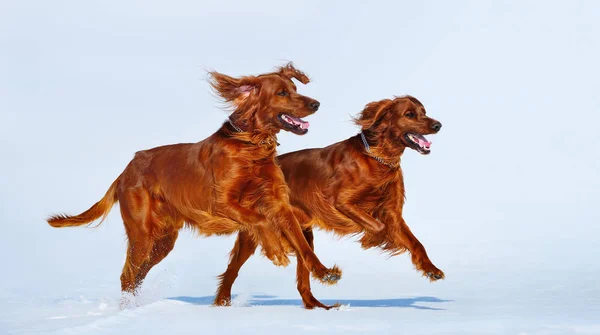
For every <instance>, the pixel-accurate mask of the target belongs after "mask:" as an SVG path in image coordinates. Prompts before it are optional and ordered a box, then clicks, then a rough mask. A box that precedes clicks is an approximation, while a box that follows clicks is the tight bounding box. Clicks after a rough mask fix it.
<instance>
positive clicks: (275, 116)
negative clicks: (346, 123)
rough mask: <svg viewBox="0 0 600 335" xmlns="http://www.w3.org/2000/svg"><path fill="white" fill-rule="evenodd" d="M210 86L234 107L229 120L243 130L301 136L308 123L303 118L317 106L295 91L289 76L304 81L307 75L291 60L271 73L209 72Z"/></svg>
mask: <svg viewBox="0 0 600 335" xmlns="http://www.w3.org/2000/svg"><path fill="white" fill-rule="evenodd" d="M210 74H211V77H212V78H211V79H212V80H211V86H212V88H213V89H214V91H215V92H216V93H217V94H218V95H219V96H220V97H221V98H223V99H224V100H225V101H226V102H228V103H230V104H231V105H232V106H233V107H234V109H235V110H234V112H233V114H232V120H233V121H234V122H235V123H236V124H237V126H238V127H240V128H241V129H243V130H244V131H251V132H252V131H259V132H263V131H264V132H270V133H277V132H279V131H280V130H286V131H290V132H292V133H294V134H298V135H304V134H306V133H307V132H308V127H309V123H308V122H306V121H304V120H302V118H303V117H306V116H308V115H311V114H313V113H314V112H316V111H317V110H318V109H319V106H320V104H319V102H318V101H317V100H315V99H312V98H309V97H307V96H304V95H301V94H299V93H298V92H297V88H296V85H295V84H294V82H293V81H292V79H296V80H298V81H300V82H301V83H303V84H308V82H309V79H308V77H307V76H306V75H305V74H304V73H303V72H302V71H300V70H297V69H296V68H295V67H294V66H293V65H292V64H291V63H289V64H287V65H286V66H283V67H280V68H278V69H277V70H276V71H275V72H272V73H267V74H262V75H259V76H245V77H240V78H233V77H230V76H227V75H224V74H221V73H217V72H211V73H210Z"/></svg>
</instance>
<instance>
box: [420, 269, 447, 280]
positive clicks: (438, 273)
mask: <svg viewBox="0 0 600 335" xmlns="http://www.w3.org/2000/svg"><path fill="white" fill-rule="evenodd" d="M425 276H426V277H427V278H429V280H431V281H436V280H440V279H444V278H445V277H446V276H445V275H444V272H443V271H442V270H439V269H435V270H434V271H429V272H426V273H425Z"/></svg>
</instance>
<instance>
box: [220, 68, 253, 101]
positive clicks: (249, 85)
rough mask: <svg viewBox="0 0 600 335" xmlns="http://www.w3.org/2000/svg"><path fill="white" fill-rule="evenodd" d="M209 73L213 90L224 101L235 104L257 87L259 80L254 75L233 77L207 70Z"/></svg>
mask: <svg viewBox="0 0 600 335" xmlns="http://www.w3.org/2000/svg"><path fill="white" fill-rule="evenodd" d="M209 75H210V81H209V82H210V86H211V88H212V89H213V91H214V92H215V93H217V94H218V95H219V96H220V97H221V98H223V99H224V100H225V101H226V102H230V103H233V104H235V105H240V104H241V103H242V102H244V101H245V100H246V99H247V98H248V97H249V96H250V95H251V94H252V93H253V92H256V91H257V90H258V88H259V87H258V84H259V80H258V79H257V78H256V77H252V76H248V77H241V78H233V77H230V76H228V75H225V74H222V73H218V72H215V71H212V72H209Z"/></svg>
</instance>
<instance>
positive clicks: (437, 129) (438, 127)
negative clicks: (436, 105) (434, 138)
mask: <svg viewBox="0 0 600 335" xmlns="http://www.w3.org/2000/svg"><path fill="white" fill-rule="evenodd" d="M431 129H433V130H435V131H440V129H442V124H441V123H439V122H437V121H435V122H434V123H433V124H432V125H431Z"/></svg>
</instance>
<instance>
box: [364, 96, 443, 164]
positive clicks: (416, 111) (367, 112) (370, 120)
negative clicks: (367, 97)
mask: <svg viewBox="0 0 600 335" xmlns="http://www.w3.org/2000/svg"><path fill="white" fill-rule="evenodd" d="M355 122H356V124H358V125H359V126H360V127H361V129H362V131H363V132H365V134H367V135H368V136H369V137H370V138H373V139H375V140H376V141H377V142H378V143H379V144H380V145H383V146H387V147H394V146H396V147H399V148H400V149H402V150H403V149H404V148H406V147H408V148H411V149H414V150H416V151H418V152H419V153H421V154H423V155H427V154H429V153H430V151H431V142H429V141H428V140H427V139H426V138H425V136H424V135H428V134H435V133H437V132H438V131H440V129H441V128H442V124H441V123H440V122H439V121H437V120H435V119H432V118H430V117H429V116H427V114H426V111H425V107H423V104H422V103H421V102H420V101H419V100H417V99H416V98H414V97H412V96H402V97H396V98H394V99H385V100H381V101H376V102H371V103H369V104H367V105H366V106H365V108H364V109H363V111H362V112H361V113H360V114H359V116H358V117H357V118H356V119H355ZM390 149H391V148H390Z"/></svg>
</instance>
